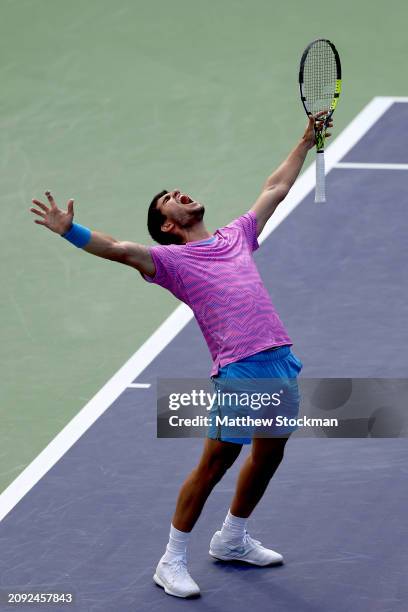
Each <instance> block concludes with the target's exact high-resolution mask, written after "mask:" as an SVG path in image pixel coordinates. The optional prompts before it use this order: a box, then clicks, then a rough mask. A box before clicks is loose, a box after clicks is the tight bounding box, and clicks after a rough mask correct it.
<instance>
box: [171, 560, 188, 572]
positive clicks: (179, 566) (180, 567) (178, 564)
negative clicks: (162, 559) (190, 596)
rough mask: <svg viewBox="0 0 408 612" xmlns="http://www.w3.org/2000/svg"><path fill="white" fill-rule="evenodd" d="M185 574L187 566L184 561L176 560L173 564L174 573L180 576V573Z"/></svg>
mask: <svg viewBox="0 0 408 612" xmlns="http://www.w3.org/2000/svg"><path fill="white" fill-rule="evenodd" d="M186 572H187V564H186V562H185V561H184V559H177V560H176V561H175V562H174V573H175V574H180V573H186Z"/></svg>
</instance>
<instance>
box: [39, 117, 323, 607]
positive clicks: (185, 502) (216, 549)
mask: <svg viewBox="0 0 408 612" xmlns="http://www.w3.org/2000/svg"><path fill="white" fill-rule="evenodd" d="M331 125H332V124H330V126H331ZM320 128H321V122H320V121H319V115H316V116H315V117H314V118H313V117H310V119H309V122H308V126H307V128H306V131H305V133H304V135H303V137H302V139H301V140H300V142H299V143H298V144H297V146H296V147H295V148H294V149H293V151H292V152H291V153H290V154H289V156H288V157H287V159H286V160H285V161H284V162H283V163H282V164H281V165H280V166H279V168H278V169H277V170H275V172H273V174H271V176H270V177H269V178H268V179H267V181H266V183H265V185H264V187H263V189H262V192H261V194H260V195H259V197H258V199H257V200H256V202H255V203H254V205H253V206H252V208H251V209H250V210H249V212H247V213H246V214H244V215H243V216H241V217H239V218H238V219H236V220H235V221H233V222H232V223H230V224H229V225H227V226H226V227H223V228H220V229H218V230H217V231H216V232H214V233H213V234H211V233H210V232H209V231H208V230H207V228H206V227H205V225H204V221H203V217H204V206H203V204H202V203H200V202H197V201H195V200H193V199H192V198H191V197H190V196H189V195H186V194H184V193H181V192H180V191H179V190H178V189H174V190H172V191H167V190H164V191H162V192H160V193H159V194H157V195H156V196H155V197H154V198H153V201H152V202H151V204H150V207H149V211H148V222H147V224H148V229H149V232H150V234H151V236H152V238H153V239H154V240H155V241H156V242H158V243H159V246H154V247H147V246H143V245H140V244H135V243H132V242H123V241H118V240H115V239H114V238H112V237H110V236H107V235H105V234H102V233H100V232H96V231H91V230H90V229H88V228H86V227H83V226H81V225H79V224H77V223H74V222H73V217H74V201H73V200H69V201H68V204H67V210H66V211H63V210H61V209H60V208H59V207H58V206H57V205H56V203H55V201H54V198H53V196H52V194H51V193H50V192H49V191H47V192H46V193H45V195H46V197H47V200H48V204H44V203H43V202H41V201H39V200H36V199H34V200H32V201H33V203H34V204H35V205H36V207H33V208H31V209H30V210H31V211H32V212H33V213H34V214H35V215H37V216H38V217H39V218H38V219H36V220H35V223H37V224H39V225H43V226H44V227H47V228H48V229H50V230H52V231H53V232H56V233H58V234H60V235H61V236H62V237H63V238H65V239H66V240H68V241H69V242H71V243H72V244H74V245H75V246H77V247H79V248H82V249H84V250H85V251H87V252H88V253H91V254H93V255H97V256H99V257H104V258H105V259H109V260H113V261H117V262H119V263H122V264H125V265H128V266H131V267H133V268H136V269H137V270H138V271H139V272H140V273H141V274H142V276H143V278H145V279H146V281H148V282H150V283H156V284H158V285H161V286H162V287H164V288H166V289H168V290H169V291H171V292H172V293H173V294H174V295H175V296H176V297H177V298H179V299H180V300H182V301H183V302H185V303H186V304H188V305H189V306H190V307H191V308H192V310H193V312H194V314H195V317H196V319H197V321H198V324H199V326H200V328H201V330H202V332H203V335H204V337H205V340H206V342H207V344H208V347H209V350H210V353H211V356H212V360H213V366H212V371H211V375H212V377H213V380H214V382H215V383H217V382H219V381H222V379H223V378H225V377H227V376H228V378H245V379H251V378H253V379H259V378H263V379H265V378H286V377H287V378H291V379H295V380H296V377H297V376H298V374H299V372H300V370H301V367H302V365H301V363H300V361H299V360H298V359H297V358H296V357H295V355H294V354H293V353H292V351H291V349H290V346H291V345H292V341H291V339H290V337H289V335H288V334H287V332H286V330H285V328H284V325H283V324H282V322H281V320H280V319H279V316H278V314H277V313H276V310H275V308H274V306H273V304H272V302H271V300H270V297H269V295H268V293H267V291H266V289H265V287H264V285H263V283H262V280H261V278H260V276H259V273H258V271H257V268H256V266H255V263H254V260H253V256H252V253H253V251H255V250H256V249H257V248H258V246H259V245H258V241H257V237H258V236H259V234H260V233H261V232H262V230H263V228H264V226H265V224H266V222H267V221H268V219H269V218H270V217H271V215H272V214H273V212H274V211H275V209H276V207H277V206H278V204H279V203H280V202H282V200H283V199H284V198H285V197H286V195H287V194H288V192H289V190H290V188H291V187H292V185H293V183H294V182H295V180H296V178H297V176H298V174H299V172H300V170H301V168H302V166H303V162H304V161H305V158H306V155H307V152H308V150H309V149H311V148H313V146H314V145H315V133H314V130H315V129H320ZM291 416H293V415H291ZM290 432H291V430H288V431H286V432H285V436H284V437H273V432H272V434H271V437H267V438H265V437H256V436H252V435H249V436H248V437H243V438H239V437H231V438H229V437H228V436H225V435H223V432H222V431H220V430H219V429H217V428H214V429H212V428H210V430H209V432H208V438H207V439H206V440H205V444H204V450H203V454H202V457H201V459H200V461H199V463H198V465H197V466H196V467H195V468H194V469H193V471H192V472H191V474H190V475H189V476H188V478H187V480H186V481H185V482H184V484H183V485H182V487H181V490H180V493H179V496H178V500H177V505H176V509H175V513H174V516H173V519H172V523H171V526H170V534H169V542H168V544H167V547H166V551H165V553H164V555H163V556H162V558H161V559H160V561H159V563H158V565H157V568H156V571H155V574H154V581H155V582H156V583H157V584H158V585H160V586H161V587H163V588H164V590H165V592H166V593H168V594H170V595H175V596H177V597H191V596H197V595H198V594H199V593H200V589H199V587H198V585H197V584H196V582H195V581H194V580H193V578H192V577H191V576H190V574H189V572H188V569H187V561H186V553H187V546H188V543H189V539H190V533H191V531H192V529H193V527H194V525H195V523H196V521H197V519H198V517H199V515H200V513H201V510H202V509H203V506H204V504H205V502H206V500H207V498H208V496H209V494H210V493H211V491H212V489H213V488H214V486H215V485H216V483H217V482H219V480H220V479H221V478H222V477H223V475H224V474H225V472H226V470H227V469H228V468H229V467H230V466H231V465H232V464H233V463H234V461H235V459H236V458H237V457H238V455H239V453H240V451H241V448H242V446H243V444H252V446H251V452H250V454H249V455H248V457H247V459H246V461H245V463H244V464H243V467H242V469H241V471H240V473H239V477H238V481H237V485H236V490H235V494H234V496H233V499H232V501H231V505H230V508H229V510H228V513H227V515H226V517H225V521H224V523H223V525H222V528H221V529H220V530H219V531H216V533H215V534H214V536H213V538H212V540H211V543H210V551H209V552H210V555H211V556H212V557H215V558H217V559H222V560H224V561H228V560H240V561H245V562H247V563H250V564H253V565H261V566H263V565H274V564H280V563H282V562H283V557H282V555H281V554H279V553H278V552H275V551H274V550H271V549H268V548H266V547H264V546H262V544H261V543H260V542H259V541H257V540H254V539H253V538H252V537H251V536H250V535H249V533H248V532H247V522H248V518H249V517H250V516H251V514H252V512H253V510H254V508H255V507H256V505H257V504H258V502H259V501H260V499H261V498H262V496H263V494H264V492H265V490H266V488H267V486H268V483H269V481H270V479H271V478H272V476H273V474H274V473H275V471H276V469H277V468H278V466H279V464H280V463H281V461H282V458H283V453H284V447H285V444H286V442H287V438H288V436H289V435H290ZM280 435H282V432H280ZM276 436H279V433H276Z"/></svg>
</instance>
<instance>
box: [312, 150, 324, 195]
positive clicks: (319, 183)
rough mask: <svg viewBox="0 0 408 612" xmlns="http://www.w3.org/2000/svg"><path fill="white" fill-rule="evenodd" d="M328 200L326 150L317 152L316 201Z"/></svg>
mask: <svg viewBox="0 0 408 612" xmlns="http://www.w3.org/2000/svg"><path fill="white" fill-rule="evenodd" d="M325 201H326V175H325V171H324V151H317V153H316V190H315V202H325Z"/></svg>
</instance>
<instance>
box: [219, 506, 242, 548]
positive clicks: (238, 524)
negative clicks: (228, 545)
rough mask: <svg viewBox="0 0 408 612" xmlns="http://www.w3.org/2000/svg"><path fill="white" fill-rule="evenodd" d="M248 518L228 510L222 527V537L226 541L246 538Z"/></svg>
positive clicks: (237, 540)
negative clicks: (235, 514)
mask: <svg viewBox="0 0 408 612" xmlns="http://www.w3.org/2000/svg"><path fill="white" fill-rule="evenodd" d="M247 523H248V519H246V518H241V517H239V516H234V515H233V514H231V512H230V511H229V510H228V514H227V516H226V517H225V521H224V523H223V525H222V529H221V537H222V539H223V540H224V541H226V542H231V541H232V542H235V541H236V542H239V541H241V540H242V539H243V538H244V534H245V530H246V526H247Z"/></svg>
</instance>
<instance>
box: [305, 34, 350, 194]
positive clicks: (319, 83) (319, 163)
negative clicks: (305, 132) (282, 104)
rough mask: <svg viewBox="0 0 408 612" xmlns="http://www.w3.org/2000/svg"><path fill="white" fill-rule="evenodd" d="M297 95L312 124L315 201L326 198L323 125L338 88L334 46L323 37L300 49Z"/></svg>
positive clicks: (338, 70)
mask: <svg viewBox="0 0 408 612" xmlns="http://www.w3.org/2000/svg"><path fill="white" fill-rule="evenodd" d="M299 86H300V96H301V100H302V104H303V107H304V109H305V111H306V114H307V115H308V117H309V118H311V117H313V118H314V119H317V121H316V122H315V124H314V132H315V133H314V136H315V144H316V192H315V202H325V201H326V176H325V168H324V145H325V140H326V137H327V136H329V134H328V133H327V128H328V127H329V126H330V125H331V122H330V120H331V118H332V115H333V113H334V110H335V108H336V106H337V102H338V99H339V96H340V91H341V64H340V57H339V54H338V53H337V50H336V47H335V46H334V45H333V43H332V42H330V41H329V40H326V39H324V38H319V39H318V40H314V41H313V42H312V43H310V45H308V46H307V47H306V49H305V51H304V52H303V55H302V59H301V61H300V70H299Z"/></svg>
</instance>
